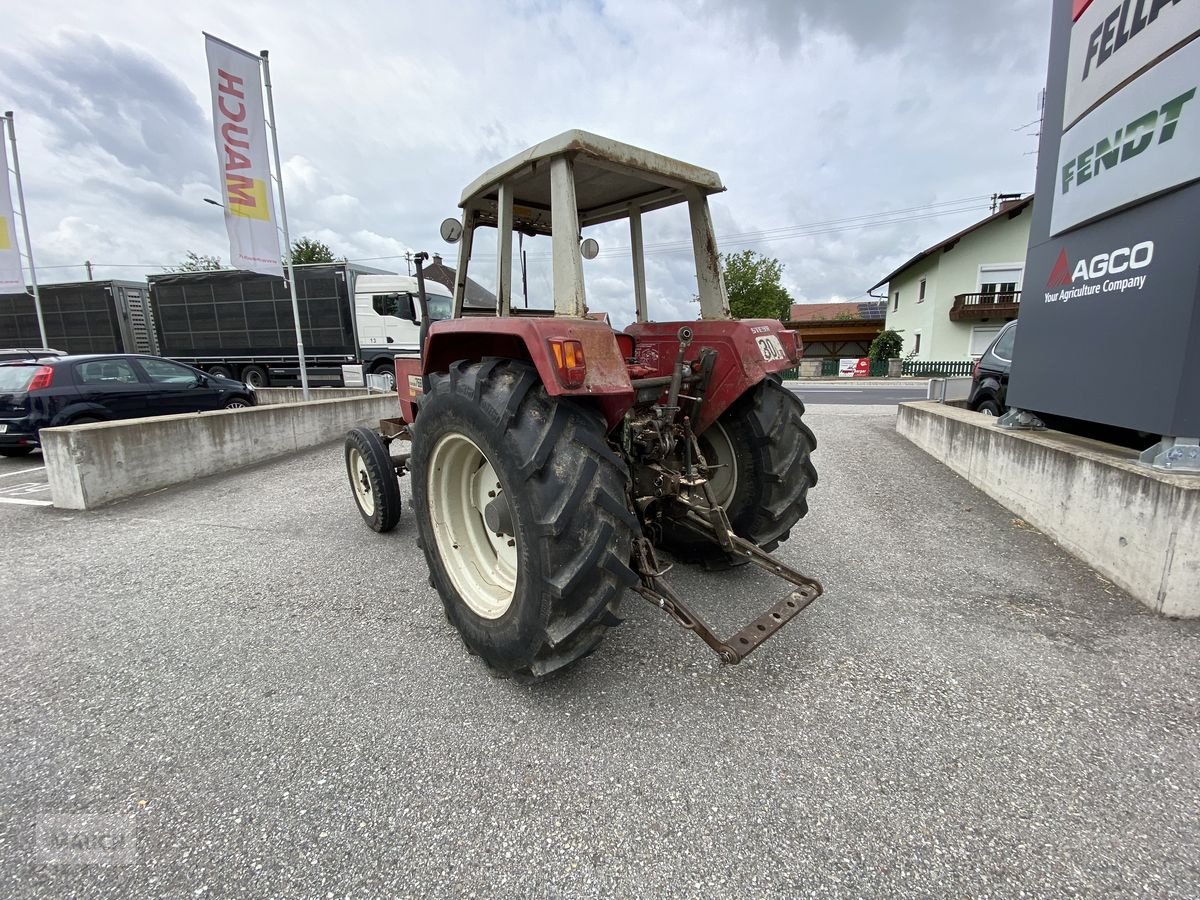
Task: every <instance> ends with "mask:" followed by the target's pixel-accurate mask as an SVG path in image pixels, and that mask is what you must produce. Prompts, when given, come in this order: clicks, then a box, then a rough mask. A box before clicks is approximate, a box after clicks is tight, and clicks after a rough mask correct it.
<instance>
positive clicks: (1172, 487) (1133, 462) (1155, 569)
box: [896, 401, 1200, 618]
mask: <svg viewBox="0 0 1200 900" xmlns="http://www.w3.org/2000/svg"><path fill="white" fill-rule="evenodd" d="M995 421H996V420H995V419H993V418H990V417H988V416H984V415H983V414H981V413H973V412H968V411H967V410H964V409H955V408H954V407H949V406H944V405H942V404H939V403H933V402H929V401H926V402H922V403H902V404H900V406H899V411H898V413H897V419H896V430H897V432H899V433H900V434H901V435H903V436H904V437H906V438H908V439H909V440H910V441H912V442H913V443H914V444H916V445H917V446H918V447H920V448H921V449H922V450H924V451H926V452H927V453H929V454H930V455H932V456H933V457H934V458H935V459H938V460H940V461H942V462H943V463H945V464H946V465H947V466H949V467H950V468H951V469H953V470H954V471H955V472H957V473H958V474H959V475H961V476H963V478H965V479H967V480H968V481H970V482H971V483H972V484H973V485H975V486H976V487H978V488H979V489H980V490H982V491H984V492H985V493H987V494H989V495H990V496H991V497H993V498H994V499H995V500H997V501H999V502H1000V503H1002V504H1003V505H1004V506H1006V507H1008V508H1009V509H1011V510H1012V511H1013V512H1014V513H1016V514H1017V515H1019V516H1020V517H1021V518H1022V519H1025V520H1026V521H1027V522H1030V523H1031V524H1033V525H1035V526H1036V527H1037V528H1039V529H1041V530H1042V531H1043V532H1044V533H1045V534H1047V535H1049V536H1050V537H1051V538H1053V539H1054V540H1055V541H1056V542H1057V543H1058V544H1060V545H1061V546H1062V547H1063V548H1064V549H1065V550H1067V551H1068V552H1070V553H1071V554H1073V555H1074V556H1076V557H1078V558H1079V559H1081V560H1083V561H1084V562H1085V563H1087V564H1088V565H1089V566H1091V567H1092V568H1094V569H1095V570H1096V571H1098V572H1100V573H1101V574H1102V575H1104V576H1105V577H1106V578H1108V579H1110V580H1111V581H1113V582H1115V583H1116V584H1118V585H1120V586H1121V587H1122V588H1124V589H1125V590H1127V591H1128V592H1129V593H1130V594H1132V595H1133V596H1135V597H1137V598H1138V599H1139V600H1141V601H1142V602H1143V603H1144V604H1146V605H1147V606H1148V607H1150V608H1151V609H1153V610H1155V611H1156V612H1160V613H1163V614H1164V615H1169V616H1183V617H1189V618H1192V617H1198V616H1200V477H1197V476H1194V475H1177V474H1170V473H1166V472H1158V471H1156V470H1153V469H1148V468H1145V467H1144V466H1141V465H1139V464H1138V462H1137V453H1136V452H1135V451H1133V450H1125V449H1123V448H1121V447H1114V446H1112V445H1111V444H1104V443H1101V442H1099V441H1092V440H1088V439H1087V438H1080V437H1075V436H1074V435H1069V434H1063V433H1062V432H1058V431H1006V430H1003V429H999V428H996V427H994V425H993V423H994V422H995ZM975 539H978V536H976V537H975ZM1013 562H1014V564H1015V565H1020V560H1014V561H1013Z"/></svg>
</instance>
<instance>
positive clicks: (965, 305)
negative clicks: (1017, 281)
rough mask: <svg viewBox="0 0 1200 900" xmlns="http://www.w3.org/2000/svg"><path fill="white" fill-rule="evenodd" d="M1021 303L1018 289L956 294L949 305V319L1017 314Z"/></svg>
mask: <svg viewBox="0 0 1200 900" xmlns="http://www.w3.org/2000/svg"><path fill="white" fill-rule="evenodd" d="M1020 305H1021V292H1020V291H1005V292H1004V293H997V294H956V295H955V296H954V305H953V306H952V307H950V320H951V321H952V322H958V321H960V320H962V319H1000V318H1012V317H1015V316H1016V315H1017V312H1018V311H1019V309H1020Z"/></svg>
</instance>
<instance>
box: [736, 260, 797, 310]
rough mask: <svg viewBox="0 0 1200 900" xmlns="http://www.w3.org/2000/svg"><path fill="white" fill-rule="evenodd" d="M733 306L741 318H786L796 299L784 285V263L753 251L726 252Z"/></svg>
mask: <svg viewBox="0 0 1200 900" xmlns="http://www.w3.org/2000/svg"><path fill="white" fill-rule="evenodd" d="M721 267H722V270H723V272H724V275H725V290H726V291H727V292H728V294H729V309H730V311H731V312H732V313H733V315H734V316H735V317H736V318H738V319H780V320H782V319H785V318H786V317H787V314H788V310H789V309H790V308H791V306H792V298H791V296H790V295H789V294H788V292H787V290H786V289H785V288H784V287H783V285H782V284H780V278H781V277H782V276H783V263H781V262H780V261H779V260H777V259H773V258H771V257H768V256H762V255H760V254H758V253H755V252H754V251H753V250H743V251H741V252H740V253H722V254H721Z"/></svg>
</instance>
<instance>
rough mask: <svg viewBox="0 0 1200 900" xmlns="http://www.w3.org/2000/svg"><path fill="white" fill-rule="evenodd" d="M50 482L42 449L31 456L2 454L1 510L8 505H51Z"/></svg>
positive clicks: (0, 458) (0, 466) (0, 460)
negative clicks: (11, 456) (6, 455)
mask: <svg viewBox="0 0 1200 900" xmlns="http://www.w3.org/2000/svg"><path fill="white" fill-rule="evenodd" d="M49 505H50V484H49V482H48V481H47V480H46V465H45V462H44V461H43V460H42V454H41V452H40V451H37V452H34V453H32V454H30V455H29V456H20V457H13V458H9V457H5V456H0V511H2V510H3V509H4V507H7V506H49Z"/></svg>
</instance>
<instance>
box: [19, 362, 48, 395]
mask: <svg viewBox="0 0 1200 900" xmlns="http://www.w3.org/2000/svg"><path fill="white" fill-rule="evenodd" d="M52 384H54V367H53V366H39V367H38V370H37V371H36V372H34V373H33V380H32V381H30V382H29V387H27V388H26V389H25V390H27V391H37V390H41V389H42V388H48V387H50V385H52Z"/></svg>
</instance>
